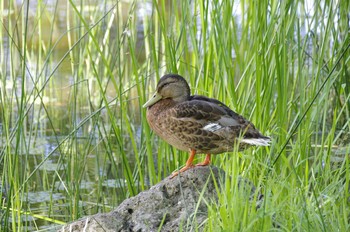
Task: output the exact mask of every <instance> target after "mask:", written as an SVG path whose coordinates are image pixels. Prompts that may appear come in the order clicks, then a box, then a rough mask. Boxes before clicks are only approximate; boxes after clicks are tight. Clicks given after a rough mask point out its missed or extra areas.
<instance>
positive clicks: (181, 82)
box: [143, 74, 271, 177]
mask: <svg viewBox="0 0 350 232" xmlns="http://www.w3.org/2000/svg"><path fill="white" fill-rule="evenodd" d="M190 92H191V91H190V87H189V86H188V83H187V82H186V80H185V79H184V78H183V77H181V76H179V75H177V74H167V75H164V76H163V77H162V78H161V79H160V80H159V82H158V85H157V91H156V92H155V94H154V95H153V96H152V98H151V99H150V100H149V101H147V102H146V103H145V104H144V105H143V107H147V121H148V123H149V125H150V127H151V128H152V129H153V130H154V132H155V133H156V134H157V135H158V136H159V137H161V138H162V139H163V140H165V141H166V142H168V143H169V144H171V145H172V146H174V147H176V148H177V149H179V150H183V151H190V157H189V158H188V160H187V162H186V166H185V167H183V168H182V169H181V170H180V171H178V172H174V173H173V174H172V177H174V176H176V175H178V173H179V172H184V171H186V170H187V169H189V168H192V167H194V165H193V164H192V162H193V159H194V156H195V154H196V153H202V154H203V153H204V154H206V157H205V160H204V161H203V162H202V163H199V164H197V166H206V165H208V164H209V163H210V154H219V153H223V152H227V151H232V150H233V149H234V146H235V145H236V146H237V145H238V146H239V147H238V150H242V149H245V148H247V147H249V146H251V145H260V146H268V145H269V142H270V141H271V140H270V138H269V137H266V136H264V135H262V134H261V133H260V132H259V131H258V130H257V129H256V128H255V127H254V125H253V124H252V123H251V122H249V121H248V120H246V119H244V118H243V117H242V116H241V115H239V114H237V113H235V112H233V111H232V110H231V109H230V108H228V107H227V106H226V105H225V104H223V103H222V102H220V101H218V100H216V99H212V98H208V97H204V96H199V95H192V96H191V95H190V94H191V93H190Z"/></svg>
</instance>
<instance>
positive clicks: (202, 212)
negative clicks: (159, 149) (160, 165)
mask: <svg viewBox="0 0 350 232" xmlns="http://www.w3.org/2000/svg"><path fill="white" fill-rule="evenodd" d="M224 177H225V172H224V171H223V170H221V169H218V168H216V167H214V166H206V167H196V168H193V169H190V170H188V171H186V172H184V173H181V175H179V176H177V177H175V178H173V179H170V178H169V177H167V178H165V179H164V180H162V181H161V182H159V183H158V184H156V185H155V186H153V187H151V188H150V189H149V190H147V191H144V192H141V193H139V194H138V195H137V196H134V197H131V198H129V199H126V200H125V201H123V202H122V203H121V204H120V205H119V206H118V207H117V208H116V209H115V210H113V211H111V212H109V213H100V214H96V215H93V216H88V217H85V218H83V219H80V220H78V221H75V222H72V223H71V224H68V225H65V226H64V227H63V228H61V229H60V230H59V231H61V232H63V231H83V230H84V231H91V232H92V231H138V232H141V231H158V229H159V228H160V227H161V231H179V228H180V227H181V228H182V229H183V230H184V231H189V230H191V228H192V227H193V228H197V229H199V230H202V229H203V228H202V227H201V225H202V223H203V222H204V221H205V220H206V219H207V204H206V202H210V201H211V200H212V201H217V199H218V197H217V190H216V187H215V185H216V186H218V188H220V185H221V184H220V183H223V182H222V181H223V179H224ZM214 180H215V181H214ZM242 180H243V179H242V178H240V179H239V183H242ZM244 186H245V187H246V186H249V189H248V188H247V191H249V194H251V195H252V194H253V193H254V191H255V188H254V186H253V185H252V184H251V183H250V182H249V181H247V180H244ZM203 199H205V200H203ZM194 230H196V229H194Z"/></svg>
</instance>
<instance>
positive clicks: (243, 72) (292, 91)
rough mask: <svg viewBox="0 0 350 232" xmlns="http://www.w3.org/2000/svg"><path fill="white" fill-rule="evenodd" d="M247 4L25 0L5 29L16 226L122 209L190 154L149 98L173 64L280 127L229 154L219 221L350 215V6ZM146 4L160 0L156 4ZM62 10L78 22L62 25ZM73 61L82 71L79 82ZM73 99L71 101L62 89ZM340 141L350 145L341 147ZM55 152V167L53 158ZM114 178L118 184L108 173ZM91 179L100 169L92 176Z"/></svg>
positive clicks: (332, 220) (6, 185) (9, 213)
mask: <svg viewBox="0 0 350 232" xmlns="http://www.w3.org/2000/svg"><path fill="white" fill-rule="evenodd" d="M240 3H241V5H240V6H239V5H236V2H234V1H233V2H231V1H223V2H220V1H206V0H196V1H194V2H188V1H181V2H173V1H171V2H167V1H152V2H150V3H144V2H139V1H135V2H132V3H130V4H125V3H123V2H117V3H114V2H113V3H111V2H109V1H104V2H103V3H100V4H99V5H98V6H97V7H96V6H94V5H90V3H89V2H87V1H78V2H75V1H68V2H67V3H66V4H67V6H66V8H61V7H62V6H61V4H60V3H59V1H57V2H55V4H54V11H53V12H54V13H53V14H47V13H46V10H45V9H46V7H47V5H45V4H44V3H42V2H39V4H38V6H37V10H36V11H35V14H34V17H30V15H31V14H30V13H29V12H31V9H32V8H30V6H29V5H28V3H27V2H24V3H23V4H22V5H20V6H18V5H16V4H15V2H13V1H10V3H9V5H8V7H9V14H8V16H7V19H6V20H3V21H2V30H0V31H1V35H5V37H7V38H8V41H9V42H8V50H9V52H10V54H11V59H7V60H6V59H2V62H1V67H2V70H3V71H2V72H1V75H2V77H3V78H2V81H1V83H2V84H1V87H2V88H1V102H0V104H1V108H0V112H1V116H0V117H1V118H0V119H1V125H2V128H1V130H2V141H4V143H2V144H1V151H0V152H1V153H0V160H1V172H2V180H1V181H2V182H1V189H2V192H1V194H2V199H3V202H2V203H3V204H2V205H3V208H2V209H3V211H4V214H3V216H2V223H1V226H2V228H4V229H5V228H6V229H7V228H10V227H11V229H12V230H22V229H23V230H26V226H27V224H25V223H24V224H20V223H18V224H16V223H11V220H12V219H15V218H17V219H18V220H19V219H20V218H24V217H26V215H28V213H29V215H32V216H34V217H37V215H39V214H40V215H45V216H46V218H45V217H44V219H42V220H43V221H47V222H48V223H52V220H54V222H55V223H62V222H63V221H70V220H74V219H77V218H80V217H82V216H83V215H87V214H92V213H96V212H101V211H103V212H104V211H109V210H110V209H111V208H112V207H114V206H116V205H117V204H118V203H119V202H120V201H121V200H122V199H124V198H126V197H129V196H132V195H135V194H137V193H138V192H139V191H142V190H145V189H147V188H149V186H151V185H153V184H155V183H157V182H158V181H160V180H161V179H163V178H164V177H166V176H168V175H169V174H170V173H171V172H172V171H173V170H175V169H177V168H180V166H181V165H183V164H184V163H185V161H186V159H187V156H188V154H187V153H186V152H181V151H177V150H176V149H174V148H172V147H170V146H169V145H167V144H166V143H165V142H163V141H161V140H160V139H157V137H156V136H154V134H153V133H152V132H151V130H150V128H149V126H148V124H147V121H146V118H145V109H143V108H142V105H143V103H144V102H146V100H147V99H148V98H149V97H150V94H151V92H152V91H154V90H155V85H156V83H157V80H158V78H160V77H161V75H163V74H164V73H168V72H175V73H179V74H181V75H183V76H185V77H186V79H187V80H188V81H189V83H190V85H191V87H192V93H193V94H202V95H207V96H210V97H215V98H217V99H219V100H222V101H223V102H224V103H226V104H227V105H228V106H230V107H231V108H232V109H234V110H235V111H237V112H238V113H240V114H242V115H244V116H245V117H246V118H248V119H250V120H251V121H252V122H253V123H254V124H255V125H256V126H257V127H258V128H259V129H260V130H261V131H262V132H263V133H264V134H267V135H270V136H271V137H272V138H273V143H272V146H271V147H270V148H266V149H265V148H259V149H249V150H247V151H244V152H241V153H237V152H235V153H234V154H231V153H230V154H225V155H220V156H217V157H214V161H213V164H214V165H217V166H219V167H221V168H223V169H224V170H225V171H226V172H227V175H228V176H230V178H227V181H226V183H225V185H224V187H223V189H220V192H219V201H218V202H217V203H210V205H209V212H208V216H209V218H208V222H207V224H206V225H205V228H206V229H207V230H208V231H217V230H231V229H232V226H234V227H233V228H235V229H237V230H238V229H240V230H270V229H271V228H273V227H274V226H277V225H278V226H280V228H283V229H285V230H292V229H297V230H328V229H330V230H332V229H334V228H336V224H338V226H339V228H342V229H345V230H346V229H348V227H349V226H348V221H347V218H348V213H347V212H346V209H347V207H348V205H349V203H348V200H347V199H348V197H349V194H348V192H347V191H346V189H348V187H349V179H350V175H349V173H348V170H349V168H348V166H349V164H348V161H347V159H346V158H344V157H346V156H347V155H348V152H349V147H348V145H347V144H346V138H345V137H346V136H347V135H348V131H349V112H350V109H349V107H350V105H349V102H350V101H349V98H350V97H349V96H350V94H349V86H350V83H349V78H348V77H349V70H348V68H347V66H348V64H349V58H348V57H349V56H348V54H349V52H348V51H346V50H347V45H348V44H349V38H348V34H347V30H348V24H347V22H346V16H347V12H349V5H348V4H347V3H345V2H343V1H339V2H337V1H331V2H320V3H319V2H317V3H315V5H314V7H313V8H312V9H313V10H314V11H312V15H311V16H306V14H304V13H307V12H308V11H310V9H307V8H306V5H305V3H304V2H302V1H297V2H294V1H285V2H277V1H275V2H266V1H260V2H258V3H256V2H254V1H249V0H248V1H240ZM142 4H149V5H147V6H150V7H151V10H150V11H148V12H147V13H146V14H143V15H142V14H140V13H139V10H140V9H142V8H143V7H145V5H142ZM2 8H4V5H2ZM62 9H64V11H65V14H64V15H65V17H66V28H65V29H64V30H62V31H59V30H58V31H57V29H56V24H55V23H57V22H58V21H59V17H58V15H59V14H60V13H62ZM240 11H241V12H242V13H241V15H238V16H233V14H234V13H235V12H240ZM46 18H49V19H50V21H51V22H52V24H51V25H50V26H49V30H47V28H45V29H44V28H43V27H44V21H46V20H44V19H46ZM334 20H337V21H336V22H337V23H336V24H335V23H334V22H335V21H334ZM33 25H34V26H33ZM140 26H142V30H141V31H140V30H139V28H140ZM33 31H34V32H33ZM46 31H49V33H47V32H46ZM140 32H141V33H142V36H141V37H140ZM57 34H59V36H57ZM47 35H48V39H47V40H46V39H45V38H46V36H47ZM2 38H3V37H2ZM42 41H44V42H42ZM0 46H1V49H2V50H4V49H5V48H4V47H5V46H6V43H5V42H4V40H2V42H1V43H0ZM58 51H60V52H58ZM343 51H346V52H345V54H344V55H341V54H342V52H343ZM57 57H58V58H57ZM338 58H339V59H338ZM337 60H339V61H340V62H339V63H336V61H337ZM7 62H8V63H7ZM67 64H68V65H67ZM333 68H335V70H334V71H333V72H331V70H332V69H333ZM60 75H67V76H69V78H68V80H69V81H68V82H67V83H65V84H64V85H63V87H57V84H58V83H59V80H60ZM328 76H329V79H327V78H328ZM17 77H20V78H17ZM28 77H29V78H28ZM9 83H11V84H9ZM5 86H7V88H5ZM8 86H10V88H9V87H8ZM321 87H322V89H321ZM319 90H321V91H320V92H319V94H318V95H317V96H316V94H317V93H318V91H319ZM62 91H64V93H63V94H62V93H61V92H62ZM315 96H316V98H315ZM64 98H65V99H67V101H66V102H67V103H66V105H65V106H64V107H65V110H64V111H63V112H64V113H62V111H61V113H58V112H59V111H57V109H56V108H59V107H58V106H57V105H56V106H54V101H52V99H64ZM45 99H49V101H48V102H46V101H47V100H45ZM35 102H36V103H35ZM304 114H305V116H304V117H303V115H304ZM42 128H45V129H42ZM45 136H52V137H53V140H54V144H55V146H54V148H53V149H52V150H50V151H49V152H42V153H41V156H40V157H38V158H36V159H37V160H36V164H37V165H36V166H35V167H31V166H30V165H29V163H30V162H29V160H30V159H31V158H30V155H29V154H30V149H31V144H35V142H36V141H38V140H39V139H40V138H43V137H44V138H45ZM288 138H290V140H288ZM344 138H345V139H344ZM284 145H287V146H286V147H284ZM338 151H341V152H343V151H345V153H344V155H343V156H342V158H341V161H340V162H334V154H335V153H336V152H338ZM52 157H58V158H57V162H58V166H57V167H58V168H57V169H56V170H55V174H54V175H51V174H49V173H48V171H41V169H40V167H42V166H44V164H45V163H46V162H48V160H50V159H51V158H52ZM201 158H202V157H201V156H200V155H198V159H201ZM90 160H93V162H94V165H93V166H94V167H95V168H94V170H91V165H90V164H89V162H90ZM23 164H25V168H24V169H22V165H23ZM60 167H63V169H61V168H60ZM238 175H241V176H243V177H246V178H249V179H250V180H251V181H252V182H253V183H254V184H255V185H256V186H257V188H258V190H259V191H261V192H262V193H264V195H265V202H264V203H263V205H262V206H261V207H260V208H259V209H256V208H255V206H254V202H256V201H257V194H256V195H255V198H254V199H253V202H250V201H249V199H247V198H244V197H243V196H244V193H242V194H239V192H237V191H231V190H232V189H236V190H237V181H236V178H237V176H238ZM110 178H111V179H115V180H116V182H115V185H116V186H119V187H118V188H116V191H115V192H114V191H108V190H106V187H105V185H104V181H105V180H108V179H110ZM86 182H93V183H96V184H95V185H94V186H93V188H90V189H89V188H88V189H86V188H84V183H86ZM36 183H40V184H36ZM33 186H36V187H33ZM59 186H61V188H62V189H63V190H60V187H59ZM42 190H50V191H52V192H53V193H54V192H59V193H62V194H63V195H64V198H63V199H62V200H61V203H62V204H61V206H60V205H58V206H57V204H56V203H54V201H52V203H45V204H43V205H42V206H41V207H39V210H38V211H36V212H33V211H32V210H31V208H30V206H28V205H27V204H25V203H24V202H23V198H25V197H26V196H27V193H28V192H32V191H42ZM208 204H209V203H208ZM66 205H68V207H66ZM331 206H335V207H331ZM61 212H63V215H64V216H63V217H62V216H60V214H61V215H62V213H61ZM10 219H11V220H10ZM29 224H30V223H29ZM33 224H34V226H37V227H39V225H35V223H31V224H30V225H33ZM22 225H23V227H22ZM27 228H29V227H27ZM257 228H258V229H257Z"/></svg>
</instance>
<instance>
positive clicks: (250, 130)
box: [173, 95, 270, 145]
mask: <svg viewBox="0 0 350 232" xmlns="http://www.w3.org/2000/svg"><path fill="white" fill-rule="evenodd" d="M173 116H175V117H176V118H177V119H178V120H182V121H193V122H196V124H197V125H198V123H200V125H201V128H200V129H201V130H205V131H208V132H213V133H215V134H216V132H217V133H218V134H221V135H222V132H220V131H222V130H223V129H225V130H226V131H227V129H229V130H231V131H232V133H235V134H236V135H235V136H237V137H238V136H242V141H241V142H244V143H249V144H251V145H268V143H269V141H270V138H269V137H266V136H263V135H262V134H261V133H260V132H259V131H258V130H257V129H256V128H255V126H254V125H253V124H252V123H251V122H250V121H248V120H246V119H245V118H244V117H243V116H241V115H239V114H237V113H236V112H234V111H233V110H231V109H230V108H229V107H227V106H226V105H225V104H224V103H222V102H220V101H219V100H216V99H213V98H208V97H205V96H200V95H194V96H191V98H190V99H189V101H186V102H183V103H180V104H178V105H176V106H175V107H174V108H173Z"/></svg>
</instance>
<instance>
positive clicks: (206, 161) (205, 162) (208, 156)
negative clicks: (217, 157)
mask: <svg viewBox="0 0 350 232" xmlns="http://www.w3.org/2000/svg"><path fill="white" fill-rule="evenodd" d="M209 164H210V154H207V155H206V156H205V159H204V161H203V162H202V163H199V164H197V165H196V166H207V165H209Z"/></svg>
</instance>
